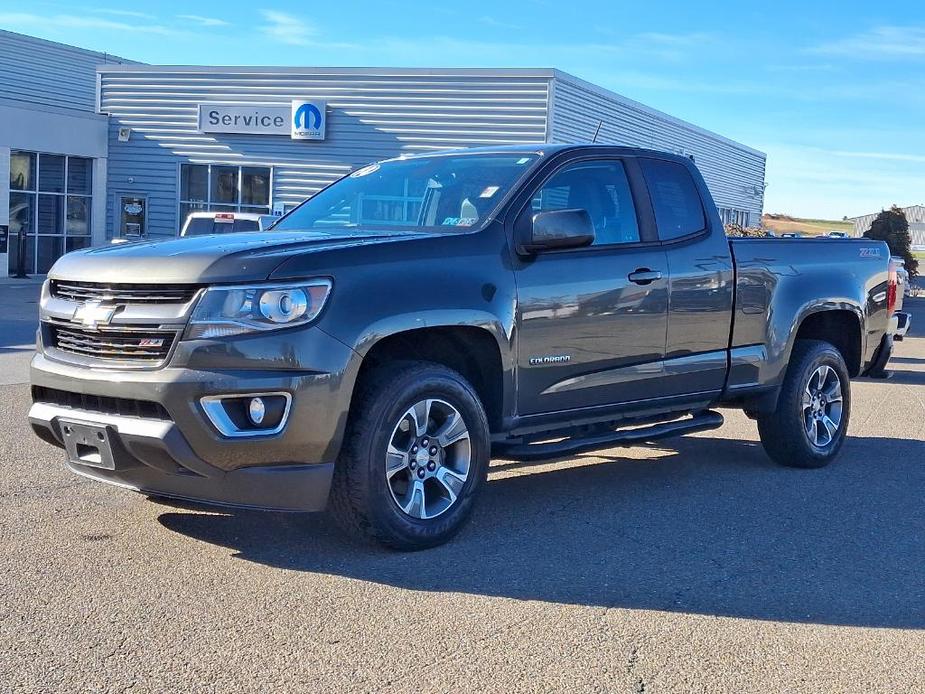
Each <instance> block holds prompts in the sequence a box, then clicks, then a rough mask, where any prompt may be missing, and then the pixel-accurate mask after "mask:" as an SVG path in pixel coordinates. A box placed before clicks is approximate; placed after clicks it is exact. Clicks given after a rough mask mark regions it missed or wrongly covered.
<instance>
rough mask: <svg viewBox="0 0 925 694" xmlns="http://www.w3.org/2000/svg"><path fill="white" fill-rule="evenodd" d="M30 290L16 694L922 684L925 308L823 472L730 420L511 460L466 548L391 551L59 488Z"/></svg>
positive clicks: (4, 436)
mask: <svg viewBox="0 0 925 694" xmlns="http://www.w3.org/2000/svg"><path fill="white" fill-rule="evenodd" d="M37 291H38V287H37V285H29V286H25V287H23V288H16V286H15V285H3V286H0V297H2V306H3V307H4V308H3V311H4V317H3V318H2V319H0V376H2V378H0V422H2V423H3V427H2V431H0V547H2V552H0V691H6V690H12V691H22V692H31V691H35V692H39V691H42V692H45V691H80V692H86V691H106V692H109V691H113V692H116V691H119V692H121V691H127V690H131V691H133V692H140V691H203V692H205V691H217V692H231V691H253V692H258V691H259V692H267V691H347V690H350V691H354V690H356V691H370V692H381V691H415V692H429V691H472V690H481V691H504V692H509V691H515V690H516V691H520V690H528V691H549V690H556V691H565V690H570V691H607V692H666V691H671V692H674V691H702V692H727V691H728V692H821V691H833V692H836V691H837V692H848V691H851V692H872V691H878V692H900V691H901V692H912V691H925V503H923V494H925V300H917V301H910V302H908V303H907V308H910V309H911V310H912V311H913V313H917V314H918V316H920V317H921V319H920V320H919V321H918V323H916V324H914V333H915V336H913V337H910V338H908V339H907V340H906V341H905V342H904V343H902V344H900V345H899V346H898V350H897V354H896V358H895V359H894V362H893V367H894V369H895V372H896V373H895V376H894V378H893V379H891V380H889V381H871V380H867V379H861V380H858V381H856V382H855V383H854V391H853V392H854V402H853V412H852V420H851V426H850V430H849V433H850V437H849V440H848V441H847V443H846V445H845V447H844V449H843V454H842V456H841V458H840V459H839V460H838V461H837V462H836V463H835V464H833V465H832V466H830V467H829V468H827V469H823V470H807V471H798V470H790V469H783V468H780V467H777V466H775V465H774V464H772V463H771V462H770V461H769V460H768V459H767V458H766V457H765V455H764V454H763V452H762V450H761V447H760V445H759V444H758V443H757V434H756V431H755V427H754V425H753V423H752V422H750V421H748V420H747V419H746V418H745V417H744V416H742V415H741V414H740V413H737V412H728V413H727V423H726V425H725V426H724V427H723V428H722V429H719V430H717V431H712V432H706V433H704V434H701V435H695V436H691V437H687V438H683V439H678V440H675V441H668V442H662V443H660V444H659V445H649V446H640V447H636V448H625V449H624V448H619V449H613V450H609V451H604V452H602V453H599V454H594V455H582V456H579V457H576V458H575V459H573V460H568V461H562V462H556V463H544V464H511V463H507V462H505V461H495V462H494V464H493V467H492V473H491V476H490V484H489V485H488V488H487V493H486V494H485V495H484V497H483V498H482V499H481V501H480V505H479V507H478V509H477V511H476V514H475V517H474V519H473V522H472V523H471V524H470V525H469V526H468V527H467V528H466V529H465V530H464V532H463V533H462V534H461V535H460V536H459V537H458V539H456V540H455V541H454V542H452V543H450V544H448V545H446V546H444V547H440V548H437V549H434V550H430V551H426V552H420V553H416V554H398V553H392V552H387V551H383V550H380V549H376V548H370V547H367V546H362V545H358V544H355V543H353V542H351V541H350V540H349V539H347V538H345V537H344V536H343V535H341V534H340V533H339V532H338V530H337V529H336V528H335V527H334V526H333V524H332V523H331V521H329V519H328V518H327V517H325V516H324V515H311V516H298V515H283V514H259V513H249V512H223V511H207V510H204V509H197V508H189V507H188V508H177V507H174V506H169V505H164V504H159V503H155V502H152V501H149V500H147V499H145V498H144V497H142V496H140V495H137V494H134V493H131V492H128V491H124V490H121V489H117V488H113V487H108V486H104V485H100V484H98V483H94V482H90V481H87V480H84V479H80V478H77V477H74V476H73V475H71V474H70V473H68V472H66V471H65V469H64V467H63V464H62V455H61V452H60V451H59V450H58V449H55V448H53V447H51V446H48V445H46V444H45V443H43V442H41V441H40V440H38V439H37V438H35V437H34V436H33V435H32V434H31V431H30V430H29V428H28V425H27V423H26V412H27V410H28V406H29V393H28V386H27V385H26V380H27V378H28V375H27V372H26V368H25V366H26V360H27V359H28V348H27V347H22V346H21V345H23V344H26V343H27V342H28V340H29V339H31V330H32V329H33V326H34V318H33V312H34V310H35V304H34V303H32V304H30V303H28V302H30V301H34V300H35V296H36V294H37ZM30 321H31V322H30ZM24 336H25V340H24V339H23V338H24Z"/></svg>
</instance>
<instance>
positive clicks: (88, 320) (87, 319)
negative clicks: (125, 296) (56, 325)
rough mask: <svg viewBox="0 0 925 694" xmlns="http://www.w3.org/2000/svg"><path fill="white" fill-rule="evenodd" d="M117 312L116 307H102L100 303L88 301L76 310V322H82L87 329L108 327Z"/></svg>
mask: <svg viewBox="0 0 925 694" xmlns="http://www.w3.org/2000/svg"><path fill="white" fill-rule="evenodd" d="M115 312H116V307H115V306H101V305H100V302H99V301H88V302H87V303H85V304H81V305H80V306H78V307H77V308H76V309H74V320H76V321H80V322H81V323H82V324H83V326H84V327H86V328H95V327H96V326H97V325H108V324H109V321H111V320H112V316H113V314H114V313H115Z"/></svg>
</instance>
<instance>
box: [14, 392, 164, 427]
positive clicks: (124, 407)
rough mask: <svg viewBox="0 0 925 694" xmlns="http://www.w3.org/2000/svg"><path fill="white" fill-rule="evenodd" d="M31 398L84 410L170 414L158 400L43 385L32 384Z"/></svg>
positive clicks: (156, 416) (146, 415) (130, 414)
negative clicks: (89, 393) (82, 391)
mask: <svg viewBox="0 0 925 694" xmlns="http://www.w3.org/2000/svg"><path fill="white" fill-rule="evenodd" d="M32 400H33V402H44V403H48V404H50V405H58V406H59V407H70V408H72V409H75V410H83V411H85V412H98V413H100V414H115V415H122V416H123V417H144V418H145V419H164V420H170V415H169V414H168V413H167V410H166V409H164V406H163V405H161V404H160V403H159V402H151V401H150V400H133V399H132V398H110V397H106V396H104V395H87V394H85V393H71V392H69V391H66V390H57V389H55V388H45V387H44V386H32Z"/></svg>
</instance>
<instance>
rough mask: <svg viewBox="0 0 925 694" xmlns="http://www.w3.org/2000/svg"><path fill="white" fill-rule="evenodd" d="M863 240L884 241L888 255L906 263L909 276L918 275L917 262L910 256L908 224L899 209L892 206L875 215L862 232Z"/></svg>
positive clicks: (903, 213)
mask: <svg viewBox="0 0 925 694" xmlns="http://www.w3.org/2000/svg"><path fill="white" fill-rule="evenodd" d="M864 238H868V239H875V240H877V241H886V245H887V246H889V247H890V255H895V256H898V257H900V258H902V259H903V260H905V261H906V270H907V271H908V273H909V275H911V276H913V277H914V276H916V275H918V270H919V261H917V260H916V259H915V256H914V255H912V237H911V236H910V235H909V222H908V221H907V220H906V213H905V212H903V211H902V208H901V207H897V206H896V205H893V207H891V208H890V209H889V210H884V211H883V212H881V213H880V214H878V215H877V218H876V219H875V220H874V221H873V222H872V223H871V225H870V229H868V230H867V231H865V232H864Z"/></svg>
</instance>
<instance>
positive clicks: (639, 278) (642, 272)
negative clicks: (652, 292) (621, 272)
mask: <svg viewBox="0 0 925 694" xmlns="http://www.w3.org/2000/svg"><path fill="white" fill-rule="evenodd" d="M627 279H628V280H629V281H630V282H634V283H636V284H651V283H652V282H654V281H655V280H660V279H662V273H661V272H659V271H658V270H650V269H649V268H647V267H640V268H636V269H635V270H633V271H632V272H631V273H630V274H629V275H628V276H627Z"/></svg>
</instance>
